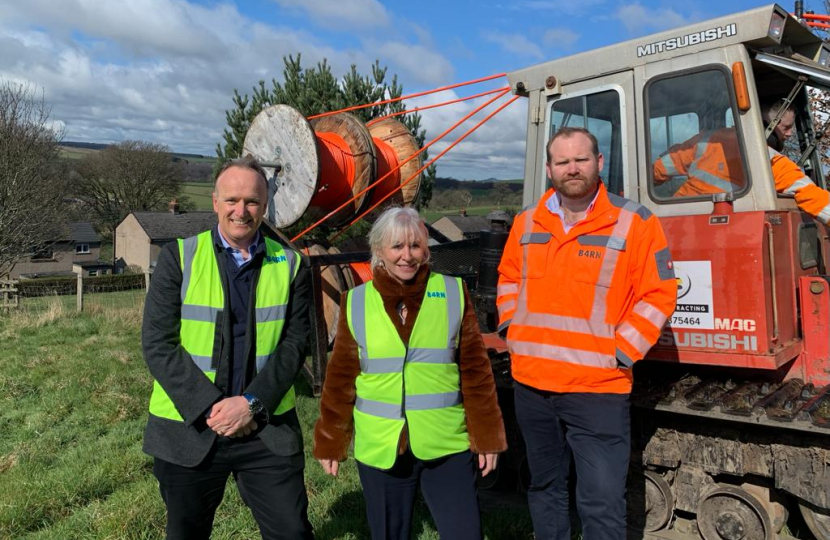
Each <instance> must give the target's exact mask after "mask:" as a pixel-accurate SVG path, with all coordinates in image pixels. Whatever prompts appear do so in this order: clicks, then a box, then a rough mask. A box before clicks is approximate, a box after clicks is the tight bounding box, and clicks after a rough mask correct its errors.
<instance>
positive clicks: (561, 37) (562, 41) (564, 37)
mask: <svg viewBox="0 0 830 540" xmlns="http://www.w3.org/2000/svg"><path fill="white" fill-rule="evenodd" d="M578 39H579V34H577V33H576V32H574V31H573V30H570V29H568V28H551V29H550V30H548V31H547V32H545V35H544V36H542V41H544V42H545V45H548V46H551V47H559V48H561V49H570V48H571V47H573V46H574V43H576V41H577V40H578Z"/></svg>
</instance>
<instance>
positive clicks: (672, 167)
mask: <svg viewBox="0 0 830 540" xmlns="http://www.w3.org/2000/svg"><path fill="white" fill-rule="evenodd" d="M653 171H654V182H655V183H656V184H662V183H663V182H665V181H667V180H669V178H671V177H672V176H686V177H688V180H687V181H686V182H685V183H684V184H683V185H682V186H680V189H678V190H677V191H676V192H675V193H674V196H675V197H694V196H697V195H705V194H708V193H732V192H735V191H738V190H740V189H741V188H743V187H744V185H746V182H745V180H744V171H743V167H742V166H741V150H740V148H739V147H738V136H737V134H736V133H735V130H734V129H732V128H725V129H719V130H717V131H714V132H711V133H706V132H704V133H700V134H698V135H695V136H694V137H692V138H691V139H689V140H688V141H684V142H682V143H680V144H676V145H674V146H672V147H671V148H669V149H668V151H666V152H665V153H664V154H663V155H661V156H660V158H659V159H658V160H657V161H655V162H654V167H653Z"/></svg>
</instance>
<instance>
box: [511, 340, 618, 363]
mask: <svg viewBox="0 0 830 540" xmlns="http://www.w3.org/2000/svg"><path fill="white" fill-rule="evenodd" d="M510 354H520V355H524V356H535V357H537V358H545V359H547V360H558V361H560V362H567V363H569V364H579V365H582V366H593V367H602V368H608V367H613V366H616V363H617V361H616V358H615V357H613V356H609V355H607V354H602V353H598V352H593V351H583V350H581V349H571V348H570V347H558V346H555V345H549V344H546V343H534V342H532V341H516V340H512V341H511V342H510Z"/></svg>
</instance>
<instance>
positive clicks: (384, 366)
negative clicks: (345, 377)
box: [360, 356, 406, 375]
mask: <svg viewBox="0 0 830 540" xmlns="http://www.w3.org/2000/svg"><path fill="white" fill-rule="evenodd" d="M405 361H406V360H405V359H404V358H403V357H400V356H394V357H391V358H370V359H365V358H363V357H361V358H360V371H361V372H363V373H367V374H370V375H374V374H378V373H400V372H401V371H403V364H404V362H405Z"/></svg>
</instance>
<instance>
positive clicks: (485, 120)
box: [329, 96, 521, 242]
mask: <svg viewBox="0 0 830 540" xmlns="http://www.w3.org/2000/svg"><path fill="white" fill-rule="evenodd" d="M520 97H521V96H513V97H512V98H511V99H510V100H509V101H507V102H506V103H503V104H502V105H501V106H499V108H498V109H496V110H495V111H493V112H491V113H490V114H489V115H487V117H486V118H484V119H483V120H481V121H480V122H479V123H478V124H476V125H474V126H473V127H472V128H470V129H468V130H467V132H466V133H464V135H462V136H461V137H459V138H458V139H456V140H455V141H454V142H453V143H452V144H451V145H449V146H448V147H446V148H445V149H444V150H442V151H441V153H440V154H438V155H437V156H435V157H434V158H433V159H431V160H429V163H426V164H425V165H424V166H423V167H421V168H420V169H418V170H417V171H416V172H415V173H414V174H413V175H412V176H410V177H409V178H407V179H406V182H403V183H401V186H400V187H399V188H398V190H400V189H401V188H402V187H404V186H405V185H406V184H408V183H409V182H411V181H412V180H413V179H414V178H417V177H418V175H419V174H421V173H422V172H423V171H424V170H425V169H426V168H427V167H429V166H430V165H432V164H433V163H435V162H436V161H438V159H439V158H440V157H441V156H443V155H444V154H446V153H447V152H449V151H450V150H452V149H453V148H454V147H455V146H456V145H457V144H458V143H460V142H461V141H463V140H464V139H466V138H467V136H468V135H470V134H471V133H473V132H474V131H475V130H477V129H478V128H480V127H481V126H482V125H483V124H484V123H485V122H487V121H488V120H490V119H491V118H493V117H494V116H495V115H497V114H498V113H500V112H501V111H502V110H504V108H505V107H507V106H508V105H510V104H511V103H513V102H514V101H516V100H517V99H519V98H520ZM393 193H394V192H393ZM391 196H392V193H389V194H388V195H386V196H385V197H384V198H383V199H381V200H379V201H378V202H377V203H375V205H374V206H372V207H371V208H367V209H366V210H365V211H364V212H363V213H362V214H360V215H359V216H357V217H356V218H354V219H353V220H352V222H351V223H349V224H348V225H347V226H346V227H345V228H343V229H342V230H341V231H339V232H338V233H337V234H335V235H334V236H332V237H331V238H330V239H329V241H330V242H333V241H334V240H336V239H337V237H339V236H340V235H341V234H343V233H344V232H346V230H348V228H349V227H351V226H352V225H354V224H355V223H357V222H358V221H360V220H361V219H363V216H365V215H366V214H368V213H369V212H371V211H372V210H374V209H375V208H376V207H377V206H378V205H380V204H381V203H382V202H383V201H385V200H386V199H388V198H389V197H391Z"/></svg>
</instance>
